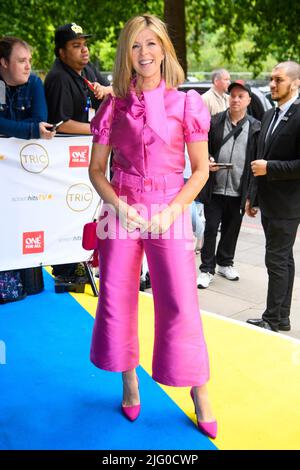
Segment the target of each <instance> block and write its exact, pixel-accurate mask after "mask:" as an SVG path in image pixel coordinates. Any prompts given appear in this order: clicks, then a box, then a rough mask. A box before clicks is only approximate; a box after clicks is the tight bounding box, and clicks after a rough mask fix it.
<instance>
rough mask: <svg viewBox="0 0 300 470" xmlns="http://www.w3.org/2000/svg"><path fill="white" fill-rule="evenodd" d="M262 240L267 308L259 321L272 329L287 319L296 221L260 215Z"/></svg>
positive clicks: (293, 268)
mask: <svg viewBox="0 0 300 470" xmlns="http://www.w3.org/2000/svg"><path fill="white" fill-rule="evenodd" d="M261 221H262V225H263V228H264V232H265V237H266V255H265V263H266V267H267V270H268V276H269V280H268V294H267V306H266V310H265V312H264V313H263V316H262V317H263V319H264V320H265V321H267V322H268V323H270V324H271V325H272V326H274V327H278V325H279V323H280V322H281V321H284V320H285V321H286V320H287V319H288V318H289V316H290V309H291V302H292V293H293V284H294V277H295V263H294V257H293V246H294V243H295V239H296V235H297V229H298V225H299V222H300V219H299V218H298V219H273V218H268V217H265V216H263V214H262V216H261Z"/></svg>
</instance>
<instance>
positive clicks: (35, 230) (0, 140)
mask: <svg viewBox="0 0 300 470" xmlns="http://www.w3.org/2000/svg"><path fill="white" fill-rule="evenodd" d="M91 144H92V137H91V136H56V137H55V138H54V139H52V140H41V139H40V140H29V141H28V140H22V139H15V138H5V137H0V211H1V212H0V214H1V230H0V233H1V237H0V271H3V270H10V269H18V268H28V267H36V266H46V265H55V264H64V263H72V262H78V261H86V260H87V259H88V258H89V257H90V255H91V253H90V252H87V251H85V250H84V249H83V248H82V246H81V240H82V229H83V225H84V224H85V223H86V222H89V221H91V220H92V218H93V215H94V213H95V211H96V209H97V205H98V202H99V196H98V195H97V193H96V192H95V190H94V188H93V186H92V185H91V182H90V180H89V177H88V165H89V160H90V153H91Z"/></svg>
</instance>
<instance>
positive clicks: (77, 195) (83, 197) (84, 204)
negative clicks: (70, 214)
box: [66, 183, 93, 212]
mask: <svg viewBox="0 0 300 470" xmlns="http://www.w3.org/2000/svg"><path fill="white" fill-rule="evenodd" d="M66 201H67V204H68V206H69V208H70V209H71V210H72V211H75V212H82V211H85V210H86V209H88V208H89V207H90V205H91V204H92V202H93V191H92V189H91V188H90V186H88V185H87V184H85V183H78V184H73V185H72V186H70V187H69V189H68V191H67V196H66Z"/></svg>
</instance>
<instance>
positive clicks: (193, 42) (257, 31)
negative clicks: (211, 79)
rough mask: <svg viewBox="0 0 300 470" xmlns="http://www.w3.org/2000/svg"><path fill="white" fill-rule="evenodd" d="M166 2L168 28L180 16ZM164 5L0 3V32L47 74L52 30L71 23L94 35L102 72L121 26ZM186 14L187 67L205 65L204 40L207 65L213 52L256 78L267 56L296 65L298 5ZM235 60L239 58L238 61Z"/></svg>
mask: <svg viewBox="0 0 300 470" xmlns="http://www.w3.org/2000/svg"><path fill="white" fill-rule="evenodd" d="M173 2H174V12H175V11H176V9H175V6H176V4H177V3H179V2H183V0H173ZM166 3H168V11H169V12H171V13H169V14H168V16H167V18H166V20H167V22H169V23H170V26H172V25H174V24H175V25H176V24H179V23H178V22H179V21H184V16H183V15H182V17H180V18H176V19H174V18H172V0H168V1H166ZM164 4H165V2H164V0H126V1H125V0H80V1H79V0H63V1H59V0H1V9H0V31H1V34H11V35H16V36H19V37H22V38H23V39H25V40H27V41H28V42H29V43H30V44H31V45H32V46H33V47H34V67H35V68H36V69H44V70H47V69H49V67H50V65H51V63H52V62H53V59H54V53H53V49H54V44H53V37H54V31H55V29H56V27H57V26H58V25H61V24H65V23H69V22H72V21H75V22H76V23H78V24H80V25H81V26H82V27H83V28H84V30H85V31H87V32H91V33H93V35H94V37H93V38H92V40H91V52H92V59H93V60H97V61H98V62H100V66H101V67H102V68H104V69H107V68H111V65H112V62H113V57H114V51H115V46H116V42H117V38H118V35H119V31H120V29H121V28H122V26H123V25H124V23H125V21H126V20H127V19H128V18H130V17H131V16H133V15H136V14H141V13H144V12H150V13H153V14H156V15H158V16H160V17H161V18H163V15H164ZM170 5H171V8H170ZM185 10H186V15H185V16H186V34H187V50H188V59H189V60H188V62H189V63H190V64H191V63H193V64H194V63H199V64H207V63H208V62H209V58H208V57H207V52H208V50H209V46H210V44H208V41H211V43H212V44H213V50H212V58H213V59H214V60H212V62H214V63H216V62H218V61H219V60H220V59H218V60H217V59H216V54H215V50H217V51H218V54H221V56H219V55H218V57H221V58H222V57H223V58H224V61H223V63H224V64H225V63H226V64H231V65H232V64H233V66H234V65H235V63H237V64H238V65H239V66H240V63H241V61H242V62H245V66H246V67H247V68H248V69H249V70H252V71H254V72H255V73H258V72H259V71H260V69H261V68H262V66H263V63H264V61H265V59H266V58H267V57H270V56H273V57H275V58H276V60H286V59H288V58H290V59H294V60H297V61H299V60H300V37H299V26H298V23H299V18H300V2H299V1H295V0H276V2H275V1H274V0H185ZM180 31H184V28H180ZM178 34H179V35H180V34H182V33H180V32H179V33H178ZM240 41H243V42H242V43H241V42H240ZM245 41H246V42H245ZM237 44H238V45H239V46H238V47H239V48H240V49H243V48H244V47H245V44H246V50H243V54H242V58H241V54H240V51H238V52H237V47H236V45H237ZM240 44H242V45H240ZM179 52H180V51H179ZM235 57H238V58H239V59H238V62H236V59H235ZM234 61H235V62H234ZM211 68H213V66H212V67H211Z"/></svg>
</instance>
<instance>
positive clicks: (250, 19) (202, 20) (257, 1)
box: [186, 0, 300, 73]
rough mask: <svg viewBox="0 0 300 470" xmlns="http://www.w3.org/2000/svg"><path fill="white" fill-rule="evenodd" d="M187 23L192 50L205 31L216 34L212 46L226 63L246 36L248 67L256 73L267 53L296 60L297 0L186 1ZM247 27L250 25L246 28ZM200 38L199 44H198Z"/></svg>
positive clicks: (299, 43)
mask: <svg viewBox="0 0 300 470" xmlns="http://www.w3.org/2000/svg"><path fill="white" fill-rule="evenodd" d="M186 3H187V12H188V15H187V24H188V25H189V33H190V35H191V47H192V50H193V51H194V53H196V51H197V45H199V52H198V54H200V56H199V59H200V57H201V44H203V37H204V34H205V32H206V33H208V32H210V33H217V34H218V42H217V44H216V47H217V48H218V49H219V51H220V52H221V53H222V55H223V56H224V58H225V60H227V61H228V62H230V59H231V58H232V57H233V55H234V52H235V45H236V44H237V43H238V42H239V41H241V40H242V39H247V40H248V41H249V42H250V43H251V47H249V49H248V50H247V51H245V53H244V57H245V61H246V63H247V66H248V67H249V69H251V70H252V71H253V72H254V73H258V72H259V71H260V70H261V68H262V64H263V62H264V61H265V59H267V57H268V56H270V55H272V56H273V57H275V58H276V59H277V60H278V61H282V60H287V59H293V60H296V61H299V60H300V34H299V17H300V2H299V1H298V2H297V1H294V0H276V1H274V0H187V2H186ZM249 26H251V27H249ZM201 41H202V43H201Z"/></svg>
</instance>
